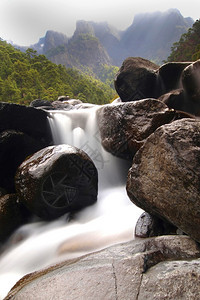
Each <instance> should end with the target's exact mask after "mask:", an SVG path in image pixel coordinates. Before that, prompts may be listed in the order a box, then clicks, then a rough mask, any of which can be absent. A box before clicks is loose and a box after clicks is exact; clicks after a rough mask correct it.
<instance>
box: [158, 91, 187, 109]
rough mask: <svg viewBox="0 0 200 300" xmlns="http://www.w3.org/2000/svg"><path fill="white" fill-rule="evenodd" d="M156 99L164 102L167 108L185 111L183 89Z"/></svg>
mask: <svg viewBox="0 0 200 300" xmlns="http://www.w3.org/2000/svg"><path fill="white" fill-rule="evenodd" d="M158 99H159V100H160V101H162V102H164V103H165V104H166V105H167V106H168V107H169V108H173V109H175V110H182V111H184V110H185V93H184V91H183V89H176V90H172V91H171V92H169V93H166V94H163V95H162V96H160V97H159V98H158Z"/></svg>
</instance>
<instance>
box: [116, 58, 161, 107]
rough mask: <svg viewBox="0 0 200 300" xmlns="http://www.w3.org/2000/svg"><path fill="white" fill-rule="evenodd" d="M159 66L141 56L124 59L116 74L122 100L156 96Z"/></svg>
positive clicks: (117, 88)
mask: <svg viewBox="0 0 200 300" xmlns="http://www.w3.org/2000/svg"><path fill="white" fill-rule="evenodd" d="M158 68H159V66H157V65H155V64H154V63H152V62H150V61H149V60H146V59H144V58H140V57H129V58H127V59H125V60H124V62H123V64H122V66H121V68H120V69H119V72H118V73H117V75H116V78H115V81H114V84H115V89H116V91H117V93H118V95H119V97H120V98H121V100H122V101H124V102H127V101H134V100H140V99H145V98H155V97H156V96H157V95H156V85H157V75H156V70H157V69H158Z"/></svg>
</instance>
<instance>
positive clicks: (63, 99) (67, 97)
mask: <svg viewBox="0 0 200 300" xmlns="http://www.w3.org/2000/svg"><path fill="white" fill-rule="evenodd" d="M57 100H58V101H67V100H70V97H69V96H65V95H63V96H59V97H58V99H57Z"/></svg>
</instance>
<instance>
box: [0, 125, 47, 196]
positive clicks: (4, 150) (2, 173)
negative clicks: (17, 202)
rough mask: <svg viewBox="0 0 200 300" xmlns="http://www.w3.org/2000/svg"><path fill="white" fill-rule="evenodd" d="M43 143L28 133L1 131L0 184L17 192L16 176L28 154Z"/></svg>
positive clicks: (11, 191)
mask: <svg viewBox="0 0 200 300" xmlns="http://www.w3.org/2000/svg"><path fill="white" fill-rule="evenodd" d="M41 148H43V147H42V144H41V143H40V142H39V141H38V140H36V139H35V138H32V137H30V136H28V135H27V134H25V133H23V132H19V131H15V130H6V131H3V132H1V133H0V166H1V168H0V185H1V187H2V188H4V189H5V190H6V191H7V192H8V193H13V192H15V182H14V177H15V173H16V170H17V168H18V167H19V165H20V164H21V163H22V162H23V161H24V160H25V158H27V156H29V155H31V154H33V153H35V152H36V151H38V150H40V149H41Z"/></svg>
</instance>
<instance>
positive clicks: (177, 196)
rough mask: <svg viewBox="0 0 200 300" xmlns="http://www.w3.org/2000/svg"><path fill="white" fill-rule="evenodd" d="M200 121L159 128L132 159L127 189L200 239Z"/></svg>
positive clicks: (146, 207) (144, 206)
mask: <svg viewBox="0 0 200 300" xmlns="http://www.w3.org/2000/svg"><path fill="white" fill-rule="evenodd" d="M199 186H200V122H199V121H198V120H194V119H187V118H186V119H181V120H177V121H174V122H172V123H171V124H166V125H163V126H161V127H159V128H158V129H157V130H156V131H155V132H154V133H153V134H152V135H150V136H149V138H148V139H147V140H146V142H145V144H144V146H143V147H142V148H140V150H139V151H138V152H137V154H136V155H135V157H134V159H133V164H132V168H131V169H130V170H129V174H128V181H127V192H128V195H129V197H130V199H131V201H132V202H134V203H135V204H136V205H137V206H139V207H141V208H142V209H144V210H145V211H147V212H149V213H150V214H154V215H157V216H158V217H161V218H164V219H165V220H167V221H169V222H170V223H172V224H174V225H175V226H177V227H178V228H180V229H181V230H182V231H183V232H185V233H187V234H188V235H190V236H191V237H192V238H194V239H195V240H197V241H198V242H200V218H199V214H200V194H199Z"/></svg>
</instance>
